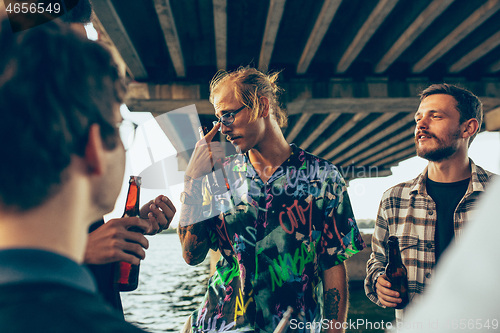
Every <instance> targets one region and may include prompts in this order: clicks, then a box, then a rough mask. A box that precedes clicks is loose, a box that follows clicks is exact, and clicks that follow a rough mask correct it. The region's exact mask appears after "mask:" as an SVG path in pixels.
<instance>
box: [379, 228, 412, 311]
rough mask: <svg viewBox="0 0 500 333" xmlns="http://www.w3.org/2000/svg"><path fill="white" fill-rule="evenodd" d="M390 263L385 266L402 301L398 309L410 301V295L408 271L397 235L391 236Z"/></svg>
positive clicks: (389, 278)
mask: <svg viewBox="0 0 500 333" xmlns="http://www.w3.org/2000/svg"><path fill="white" fill-rule="evenodd" d="M388 243H389V263H388V264H387V266H386V268H385V275H386V276H387V279H388V280H389V282H390V283H391V289H392V290H395V291H397V292H398V293H399V298H401V299H402V302H401V303H399V304H398V305H397V306H396V309H404V308H405V306H406V305H408V303H409V297H408V272H407V271H406V267H405V265H404V264H403V261H402V259H401V251H400V250H399V240H398V238H397V237H396V236H390V237H389V242H388Z"/></svg>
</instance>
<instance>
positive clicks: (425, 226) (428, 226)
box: [365, 160, 494, 317]
mask: <svg viewBox="0 0 500 333" xmlns="http://www.w3.org/2000/svg"><path fill="white" fill-rule="evenodd" d="M470 165H471V171H472V175H471V181H470V182H469V187H468V188H467V192H466V193H465V195H464V197H463V198H462V200H461V201H460V203H459V204H458V206H457V208H456V209H455V213H454V216H453V220H454V229H455V239H457V238H460V236H461V234H462V229H463V226H464V223H466V221H468V220H469V219H470V217H471V213H472V211H473V209H474V208H475V203H476V200H477V198H478V196H479V195H480V194H481V193H482V192H483V191H484V189H485V186H486V185H487V184H488V182H489V181H490V179H491V178H492V176H493V175H494V174H493V173H491V172H488V171H485V170H484V169H483V168H481V167H479V166H477V165H475V164H474V162H472V160H470ZM426 179H427V167H426V168H425V170H424V172H422V173H421V174H420V175H419V176H418V177H417V178H415V179H413V180H410V181H408V182H404V183H401V184H398V185H396V186H394V187H392V188H390V189H389V190H387V191H386V192H385V193H384V195H383V196H382V200H381V202H380V207H379V211H378V216H377V222H376V224H375V230H374V232H373V237H372V254H371V256H370V259H369V260H368V262H367V266H366V273H367V276H366V279H365V292H366V295H367V296H368V298H369V299H370V300H371V301H372V302H374V303H376V304H377V305H380V306H382V304H381V303H380V301H379V299H378V296H377V293H376V291H375V283H376V280H377V278H378V277H379V276H380V275H382V274H384V273H385V266H386V265H387V262H388V256H387V240H388V239H389V236H393V235H395V236H398V238H399V246H400V249H401V256H402V259H403V263H404V264H405V266H406V269H407V270H408V288H409V293H410V295H409V297H410V300H411V301H412V300H413V297H414V296H415V295H416V294H421V293H422V292H423V291H424V288H425V286H426V284H428V283H429V281H430V279H431V277H432V274H433V269H434V266H435V264H436V257H435V243H434V235H435V226H436V217H437V212H436V204H435V203H434V201H433V200H432V198H431V197H430V196H429V195H428V194H427V191H426V188H425V183H426ZM398 312H399V311H397V316H398V317H399V316H400V314H399V315H398Z"/></svg>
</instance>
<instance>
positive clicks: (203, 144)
mask: <svg viewBox="0 0 500 333" xmlns="http://www.w3.org/2000/svg"><path fill="white" fill-rule="evenodd" d="M219 127H220V123H219V124H217V125H215V126H214V127H213V128H212V130H211V131H210V132H209V133H208V134H207V135H205V137H204V138H202V139H201V140H200V141H198V142H197V143H196V146H195V149H194V151H193V154H192V155H191V159H190V160H189V164H188V166H187V168H186V172H185V177H184V192H185V194H186V196H187V197H188V198H189V199H188V200H184V204H183V205H182V207H181V216H180V220H179V228H178V234H179V238H180V241H181V246H182V256H183V257H184V260H185V261H186V263H188V264H189V265H197V264H199V263H201V262H202V261H203V260H204V259H205V257H206V256H207V253H208V250H209V249H210V245H211V240H210V234H209V232H208V229H207V224H208V221H209V220H205V218H204V217H203V195H202V181H201V179H202V178H203V177H204V176H205V175H207V174H209V173H210V172H212V167H213V165H214V163H213V161H216V160H219V159H221V158H223V157H224V151H223V150H222V146H221V145H220V143H219V142H212V139H213V138H214V136H215V134H217V131H218V129H219ZM187 201H189V202H187Z"/></svg>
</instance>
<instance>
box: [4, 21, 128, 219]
mask: <svg viewBox="0 0 500 333" xmlns="http://www.w3.org/2000/svg"><path fill="white" fill-rule="evenodd" d="M0 49H1V50H2V52H0V107H1V114H2V120H3V121H4V123H3V126H2V129H1V130H0V142H2V145H1V148H0V156H1V158H2V162H1V163H0V175H1V177H2V179H1V180H0V205H2V206H4V208H9V209H18V210H28V209H30V208H33V207H36V206H38V205H40V204H41V203H43V202H44V201H45V200H47V199H48V198H50V197H51V196H52V195H54V194H55V193H57V191H58V190H59V189H60V187H61V184H62V183H63V182H64V180H65V173H64V171H65V169H66V168H67V167H68V165H69V164H70V161H71V157H72V156H74V155H79V156H83V154H84V151H85V146H86V143H87V140H88V130H89V127H90V125H92V124H93V123H97V124H99V125H100V129H101V137H102V139H103V142H104V145H105V147H106V148H107V149H114V148H115V147H116V145H117V143H118V142H119V136H118V130H117V129H116V124H115V123H116V120H115V116H114V113H113V112H114V111H113V110H114V109H113V108H114V107H116V105H117V103H120V104H121V103H122V102H123V99H124V96H125V92H126V90H125V85H124V83H123V81H122V79H121V78H120V76H119V74H118V70H117V67H116V65H115V63H114V61H113V59H112V56H111V54H110V53H109V52H108V51H107V50H105V49H104V48H103V47H102V46H101V45H99V44H98V43H96V42H93V41H90V40H87V39H85V38H83V37H81V36H79V34H78V33H76V32H73V30H72V29H70V28H69V26H66V25H62V24H59V23H56V22H54V21H51V22H48V23H45V24H42V25H40V26H38V27H35V28H31V29H28V30H25V31H23V32H19V33H12V30H11V27H10V25H9V22H8V21H7V20H3V21H1V22H0Z"/></svg>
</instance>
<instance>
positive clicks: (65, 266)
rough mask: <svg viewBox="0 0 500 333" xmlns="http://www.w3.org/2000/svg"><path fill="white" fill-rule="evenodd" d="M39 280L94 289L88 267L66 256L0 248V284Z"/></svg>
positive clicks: (88, 289) (94, 290)
mask: <svg viewBox="0 0 500 333" xmlns="http://www.w3.org/2000/svg"><path fill="white" fill-rule="evenodd" d="M39 282H50V283H58V284H62V285H65V286H68V287H72V288H76V289H79V290H82V291H86V292H89V293H92V294H93V293H95V292H96V290H97V289H96V285H95V283H94V279H93V278H92V275H91V274H90V273H89V271H88V270H87V269H85V268H84V267H83V266H81V265H79V264H77V263H76V262H74V261H73V260H71V259H69V258H66V257H63V256H61V255H59V254H56V253H54V252H48V251H43V250H35V249H7V250H1V251H0V285H2V286H4V285H8V284H19V283H39Z"/></svg>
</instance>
